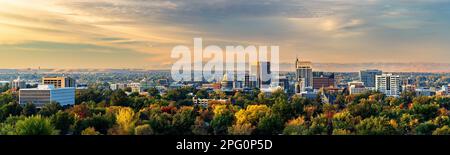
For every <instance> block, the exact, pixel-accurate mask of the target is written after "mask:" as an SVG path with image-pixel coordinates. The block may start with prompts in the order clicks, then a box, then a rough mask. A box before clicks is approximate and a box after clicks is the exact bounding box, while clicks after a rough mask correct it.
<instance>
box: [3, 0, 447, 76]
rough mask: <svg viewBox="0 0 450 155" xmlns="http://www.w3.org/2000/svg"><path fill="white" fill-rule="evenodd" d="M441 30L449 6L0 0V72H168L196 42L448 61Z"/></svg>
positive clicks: (337, 58)
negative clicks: (181, 50) (181, 48)
mask: <svg viewBox="0 0 450 155" xmlns="http://www.w3.org/2000/svg"><path fill="white" fill-rule="evenodd" d="M449 27H450V1H449V0H408V1H403V0H233V1H228V0H182V1H180V0H148V1H146V0H0V55H1V57H2V61H0V68H29V67H31V68H35V67H39V66H40V67H45V68H145V69H167V68H168V67H170V65H171V64H172V63H173V62H174V61H175V60H173V59H171V58H170V52H171V49H172V48H173V47H174V46H176V45H188V46H191V45H192V44H193V40H192V39H193V38H194V37H202V38H203V40H204V44H205V45H206V44H214V45H220V46H225V45H256V46H258V45H279V46H280V58H281V62H293V61H294V59H295V56H296V55H298V56H300V57H301V58H303V59H307V60H311V61H313V62H333V63H362V62H433V63H448V62H449V60H450V44H449V43H450V29H449Z"/></svg>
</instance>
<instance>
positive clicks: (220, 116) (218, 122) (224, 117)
mask: <svg viewBox="0 0 450 155" xmlns="http://www.w3.org/2000/svg"><path fill="white" fill-rule="evenodd" d="M228 108H229V106H227V105H217V106H216V107H215V109H214V117H213V120H212V121H211V127H212V128H213V131H214V134H215V135H226V134H227V132H228V127H229V126H231V125H232V124H233V121H234V114H233V112H232V111H231V110H230V109H228Z"/></svg>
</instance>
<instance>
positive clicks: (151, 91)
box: [147, 87, 161, 98]
mask: <svg viewBox="0 0 450 155" xmlns="http://www.w3.org/2000/svg"><path fill="white" fill-rule="evenodd" d="M147 92H148V95H149V96H151V97H154V98H160V97H161V96H160V94H159V90H158V89H156V88H154V87H152V88H150V89H148V90H147Z"/></svg>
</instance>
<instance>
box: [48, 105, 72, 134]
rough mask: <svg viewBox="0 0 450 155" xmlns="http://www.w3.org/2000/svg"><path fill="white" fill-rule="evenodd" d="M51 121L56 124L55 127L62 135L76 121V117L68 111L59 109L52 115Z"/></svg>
mask: <svg viewBox="0 0 450 155" xmlns="http://www.w3.org/2000/svg"><path fill="white" fill-rule="evenodd" d="M51 122H52V124H54V125H55V128H56V129H58V130H59V131H60V134H61V135H65V134H67V133H68V132H69V131H70V128H71V126H72V125H73V124H74V123H75V118H74V116H73V115H71V114H70V113H68V112H63V111H58V112H57V113H56V114H55V115H53V116H52V117H51Z"/></svg>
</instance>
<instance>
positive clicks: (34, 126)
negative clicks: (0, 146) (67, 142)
mask: <svg viewBox="0 0 450 155" xmlns="http://www.w3.org/2000/svg"><path fill="white" fill-rule="evenodd" d="M16 133H17V134H18V135H56V134H58V132H57V130H55V127H54V126H53V125H52V124H51V122H50V119H48V118H45V117H42V116H40V115H37V116H31V117H28V118H25V120H20V121H18V122H17V123H16Z"/></svg>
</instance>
